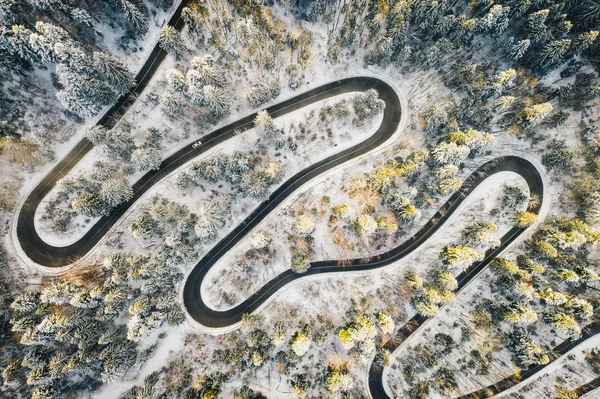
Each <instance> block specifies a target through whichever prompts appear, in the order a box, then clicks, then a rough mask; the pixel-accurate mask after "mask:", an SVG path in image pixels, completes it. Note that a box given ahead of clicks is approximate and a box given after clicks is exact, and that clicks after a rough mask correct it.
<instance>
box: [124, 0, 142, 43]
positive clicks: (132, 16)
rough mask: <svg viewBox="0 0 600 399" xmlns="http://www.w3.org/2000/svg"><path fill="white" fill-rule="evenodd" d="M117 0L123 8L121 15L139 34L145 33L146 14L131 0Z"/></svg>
mask: <svg viewBox="0 0 600 399" xmlns="http://www.w3.org/2000/svg"><path fill="white" fill-rule="evenodd" d="M119 1H120V3H121V9H122V10H123V16H124V17H125V20H126V21H127V22H128V23H129V25H130V26H131V28H132V29H133V30H134V31H135V32H137V33H139V34H140V35H144V34H146V32H148V19H147V18H146V16H145V15H144V14H143V13H142V12H141V11H140V9H139V8H138V7H137V6H136V5H135V4H133V3H132V2H130V1H128V0H119Z"/></svg>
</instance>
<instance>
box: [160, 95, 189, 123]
mask: <svg viewBox="0 0 600 399" xmlns="http://www.w3.org/2000/svg"><path fill="white" fill-rule="evenodd" d="M160 99H161V104H162V112H163V113H164V114H165V115H166V116H168V117H170V118H179V117H181V116H183V114H184V109H183V103H182V100H181V96H180V95H179V94H177V93H174V92H172V91H166V92H164V93H163V95H162V96H161V98H160Z"/></svg>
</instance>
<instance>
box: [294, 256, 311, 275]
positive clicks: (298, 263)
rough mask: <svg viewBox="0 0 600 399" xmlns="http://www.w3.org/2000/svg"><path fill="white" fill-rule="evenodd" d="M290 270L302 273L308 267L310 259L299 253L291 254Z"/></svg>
mask: <svg viewBox="0 0 600 399" xmlns="http://www.w3.org/2000/svg"><path fill="white" fill-rule="evenodd" d="M291 268H292V271H293V272H294V273H298V274H304V273H306V272H307V271H308V269H310V260H309V259H308V258H307V257H306V256H304V255H301V254H295V255H293V256H292V267H291Z"/></svg>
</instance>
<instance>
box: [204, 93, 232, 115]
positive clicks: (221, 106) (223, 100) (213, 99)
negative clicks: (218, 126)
mask: <svg viewBox="0 0 600 399" xmlns="http://www.w3.org/2000/svg"><path fill="white" fill-rule="evenodd" d="M202 92H203V98H204V100H203V103H204V105H206V107H208V109H209V110H210V112H212V113H213V114H215V115H216V116H218V117H221V116H223V115H225V114H227V113H228V112H229V107H230V102H229V100H228V98H229V96H228V93H227V92H226V91H225V90H223V89H221V88H220V87H217V86H213V85H206V86H204V87H202Z"/></svg>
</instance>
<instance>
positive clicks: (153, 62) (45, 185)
mask: <svg viewBox="0 0 600 399" xmlns="http://www.w3.org/2000/svg"><path fill="white" fill-rule="evenodd" d="M188 3H189V0H184V1H182V2H181V3H180V5H179V7H178V8H177V10H176V11H175V13H174V15H173V16H172V18H171V19H170V20H169V25H171V26H174V27H175V28H176V29H178V30H181V29H182V27H183V20H182V19H181V11H182V9H183V7H185V6H186V5H187V4H188ZM166 55H167V54H166V53H165V52H164V51H163V50H161V49H160V48H159V47H158V45H157V46H155V48H154V49H153V51H152V53H151V54H150V56H149V57H148V60H147V61H146V63H145V64H144V66H143V67H142V69H141V70H140V72H139V73H138V75H137V76H136V81H137V85H136V86H135V87H134V88H133V89H132V90H131V91H130V92H129V93H128V94H127V95H125V96H123V97H121V98H120V99H119V100H118V101H117V103H116V104H115V105H114V106H113V107H111V108H110V109H109V110H108V111H107V112H106V113H105V114H104V116H103V117H102V118H101V119H100V121H99V122H98V124H99V125H101V126H104V127H106V128H109V129H110V128H112V127H114V126H115V125H116V123H117V122H118V121H119V120H120V119H121V118H122V117H123V115H124V114H125V113H126V112H127V110H128V109H129V108H130V107H131V105H132V104H133V103H134V102H135V101H136V99H137V98H138V97H139V95H140V93H141V92H142V91H143V90H144V89H145V87H146V86H147V85H148V83H149V81H150V80H151V78H152V77H153V76H154V74H155V73H156V71H157V70H158V68H159V67H160V65H161V63H162V61H163V60H164V59H165V57H166ZM370 88H373V89H376V90H377V91H378V93H379V96H380V98H381V99H382V100H384V101H385V103H386V107H385V110H384V115H383V121H382V123H381V125H380V126H379V128H378V130H377V131H376V132H375V133H374V134H373V135H372V136H371V137H369V138H368V139H367V140H365V141H363V142H362V143H360V144H358V145H356V146H354V147H352V148H349V149H347V150H345V151H342V152H340V153H338V154H335V155H333V156H331V157H328V158H326V159H324V160H322V161H320V162H318V163H316V164H313V165H311V166H310V167H308V168H306V169H304V170H302V171H301V172H299V173H297V174H296V175H294V176H293V177H292V178H290V179H289V180H288V181H286V182H285V183H284V184H283V185H282V186H280V187H279V188H278V189H277V190H276V191H275V192H274V193H273V194H272V195H271V196H270V198H269V199H268V200H267V201H265V202H263V203H262V204H261V205H260V206H259V207H258V208H257V209H255V210H254V211H253V212H252V214H251V215H250V216H248V217H247V218H246V219H245V220H244V222H242V223H241V224H240V225H239V226H237V228H236V229H234V230H233V231H232V232H231V233H230V234H228V235H227V236H226V237H225V238H223V239H222V240H221V241H220V242H219V243H218V244H217V245H215V247H214V248H213V249H212V250H211V251H210V252H209V253H207V254H206V255H205V256H204V257H203V258H202V259H201V260H200V261H199V262H198V264H197V265H196V266H195V267H194V269H193V270H192V272H191V274H190V275H189V277H188V279H187V280H186V283H185V287H184V294H183V296H184V303H185V306H186V309H187V311H188V312H189V314H190V315H191V316H192V317H193V318H194V319H195V320H197V321H198V322H199V323H201V324H203V325H205V326H208V327H225V326H229V325H231V324H234V323H236V322H238V321H239V320H240V319H241V316H242V314H244V313H250V312H252V311H254V310H256V309H257V308H258V307H259V306H260V305H261V304H262V303H264V301H265V300H266V299H267V298H269V297H271V296H272V295H274V294H275V293H276V292H277V291H279V290H280V289H281V288H282V287H284V286H285V285H287V284H288V283H290V282H292V281H295V280H297V279H299V278H302V277H304V276H309V275H314V274H322V273H337V272H343V271H348V270H353V271H355V270H371V269H376V268H380V267H383V266H385V265H389V264H391V263H393V262H396V261H397V260H399V259H402V258H404V257H405V256H407V255H409V254H410V253H411V252H412V251H413V250H415V249H416V248H417V247H419V246H420V245H421V244H422V243H423V242H424V241H426V240H427V239H428V238H429V237H430V236H431V235H432V234H434V233H435V232H436V231H437V230H438V229H439V228H441V226H443V225H444V223H445V221H446V220H447V219H448V218H449V217H450V215H451V214H452V213H453V212H454V211H455V210H456V209H457V208H458V207H459V206H460V204H461V203H462V201H463V200H464V198H465V197H466V196H467V195H469V193H471V192H472V191H473V190H474V189H475V188H476V187H477V186H478V185H479V184H480V183H481V182H482V181H483V180H485V178H486V177H487V176H489V175H492V174H494V173H498V172H502V171H513V172H516V173H518V174H520V175H521V176H523V178H524V179H525V180H526V181H527V184H528V185H529V188H530V191H531V192H532V193H536V194H537V195H538V198H543V195H542V194H543V183H542V180H541V177H540V176H539V173H538V172H537V170H536V168H535V167H534V166H533V165H532V164H530V163H529V162H528V161H526V160H524V159H522V158H518V157H504V158H499V159H496V160H494V161H491V162H488V163H486V164H484V165H483V166H481V167H480V168H479V169H478V170H477V171H475V172H474V173H473V174H472V175H471V176H470V177H469V178H468V179H467V180H465V183H464V184H463V186H462V188H461V189H460V190H459V191H458V192H456V193H455V194H454V195H452V197H451V198H450V199H449V200H448V201H447V202H446V203H445V204H444V205H443V206H442V207H441V208H440V210H439V211H438V212H437V213H436V214H435V215H434V216H433V217H432V218H431V219H430V220H429V221H428V222H427V224H425V225H424V226H423V227H422V228H421V229H420V230H419V231H418V232H417V233H416V234H415V235H414V236H413V237H411V238H410V239H409V240H407V241H405V242H404V243H402V244H401V245H399V246H398V247H396V248H394V249H392V250H390V251H388V252H386V253H384V254H381V255H379V256H377V257H374V258H373V257H370V258H368V259H367V258H365V259H362V258H358V259H351V260H343V261H341V260H330V261H321V262H313V263H311V268H310V269H309V271H308V272H307V273H305V274H303V275H298V274H295V273H293V272H291V271H289V270H288V271H286V272H284V273H282V274H280V275H279V276H277V277H276V278H275V279H273V280H272V281H270V282H269V283H268V284H266V285H265V286H263V287H262V288H260V289H259V290H258V291H257V292H256V293H255V294H254V295H253V296H251V297H250V298H248V299H247V300H246V301H244V302H243V303H241V304H240V305H238V306H236V307H235V308H233V309H230V310H227V311H223V312H219V311H215V310H213V309H210V308H209V307H208V306H206V304H205V303H204V301H203V299H202V297H201V295H200V286H201V283H202V280H203V279H204V277H205V276H206V273H207V272H208V270H209V269H210V268H211V267H212V266H213V265H214V264H215V263H216V262H217V261H218V260H219V259H220V258H221V257H222V256H223V255H224V254H226V253H227V251H228V250H230V249H231V248H232V247H233V246H235V245H236V243H237V242H239V241H240V240H241V239H242V238H243V237H244V236H245V235H246V234H247V233H248V232H249V231H250V230H252V228H253V227H255V226H256V225H257V224H258V223H260V221H262V220H263V219H264V218H265V217H266V216H267V215H268V214H269V213H270V212H271V211H272V210H274V209H275V208H276V207H277V206H278V205H279V204H281V202H282V201H283V200H285V199H286V198H288V197H289V196H290V195H291V194H292V193H293V192H295V191H296V190H297V189H298V188H299V187H300V186H302V185H303V184H304V183H306V182H308V181H310V180H311V179H313V178H314V177H316V176H318V175H320V174H322V173H324V172H326V171H328V170H330V169H331V168H333V167H335V166H338V165H340V164H342V163H345V162H347V161H349V160H351V159H353V158H355V157H357V156H360V155H362V154H364V153H366V152H368V151H370V150H372V149H374V148H377V147H378V146H380V145H381V144H383V143H384V142H385V141H386V140H387V139H388V138H389V137H391V135H392V134H394V132H395V131H396V130H397V128H398V125H399V122H400V116H401V107H400V101H399V99H398V96H397V94H396V93H395V91H394V90H393V89H392V88H391V87H390V86H389V85H387V84H386V83H385V82H383V81H381V80H379V79H375V78H371V77H357V78H350V79H342V80H339V81H337V82H332V83H329V84H326V85H324V86H321V87H318V88H315V89H312V90H310V91H308V92H306V93H303V94H301V95H299V96H297V97H294V98H292V99H289V100H286V101H283V102H281V103H279V104H276V105H274V106H272V107H269V108H267V111H268V112H269V113H270V114H271V115H272V116H273V117H274V118H277V117H280V116H282V115H285V114H287V113H289V112H292V111H295V110H297V109H300V108H303V107H305V106H307V105H310V104H312V103H314V102H316V101H320V100H324V99H327V98H330V97H332V96H336V95H339V94H343V93H348V92H356V91H364V90H367V89H370ZM255 116H256V114H251V115H248V116H247V117H245V118H242V119H239V120H238V121H236V122H233V123H231V124H229V125H227V126H224V127H222V128H220V129H217V130H215V131H213V132H211V133H209V134H207V135H205V136H202V137H200V136H198V138H199V139H201V140H202V145H200V146H198V147H196V148H192V144H189V145H186V146H185V147H184V148H182V149H180V150H179V151H177V152H176V153H175V154H173V155H171V156H170V157H168V158H166V159H165V160H164V161H163V163H162V165H161V167H160V169H159V170H156V171H151V172H148V173H147V174H146V175H144V176H143V177H142V178H140V179H139V180H138V181H137V182H136V183H135V184H134V185H133V191H134V196H133V198H132V199H131V200H130V201H128V202H127V203H124V204H122V205H121V206H119V207H117V208H115V209H114V210H113V211H112V212H111V214H110V215H108V216H105V217H103V218H101V219H100V220H99V221H98V222H97V223H96V224H95V225H94V226H93V227H92V228H91V229H90V230H89V231H88V232H87V233H86V234H85V235H84V236H83V237H82V238H81V239H80V240H78V241H77V242H75V243H73V244H71V245H68V246H65V247H56V246H52V245H50V244H47V243H46V242H44V241H43V240H42V239H41V237H39V235H38V234H37V231H36V230H35V226H34V216H35V212H36V209H37V208H38V206H39V204H40V202H41V201H42V199H43V198H44V197H45V196H46V195H47V194H48V193H49V192H50V190H51V189H52V188H53V187H54V186H55V184H56V182H57V181H58V180H59V179H61V178H62V177H63V176H65V175H67V174H68V173H69V171H70V170H71V169H72V168H73V167H74V166H75V165H77V163H78V162H79V161H80V160H81V159H82V158H83V157H84V156H85V155H86V154H87V153H88V152H89V151H90V150H91V149H92V148H93V144H92V143H91V142H89V141H88V140H87V139H82V140H81V141H80V142H79V143H77V145H76V146H75V147H74V148H73V149H72V151H71V152H69V154H67V156H66V157H65V158H64V159H63V160H61V161H60V162H59V163H58V164H57V165H56V166H55V167H54V168H53V169H52V170H51V171H50V172H49V173H48V174H47V175H46V176H45V177H44V179H43V180H42V181H41V182H40V183H39V184H38V185H37V186H36V187H35V188H34V189H33V190H32V192H31V193H30V194H29V196H28V197H27V199H26V200H25V203H24V205H23V206H22V208H21V210H20V212H19V215H18V219H17V238H18V240H19V243H20V245H21V247H22V249H23V251H24V252H25V253H26V254H27V256H28V257H29V258H30V259H31V260H32V261H34V262H35V263H37V264H40V265H43V266H47V267H62V266H66V265H68V264H71V263H73V262H74V261H75V260H77V259H78V258H80V257H81V256H83V255H85V254H87V253H88V252H89V251H90V250H91V249H92V248H93V247H94V246H95V245H96V244H97V243H98V242H99V241H100V240H101V239H102V238H103V237H104V235H105V234H106V233H107V232H108V231H109V230H110V229H111V227H112V226H113V225H114V224H115V223H116V222H117V221H118V220H119V219H120V218H121V217H122V216H123V215H124V213H125V212H126V211H127V210H128V209H129V208H130V207H131V205H132V204H133V203H134V202H135V201H136V200H137V199H139V198H140V197H141V196H142V195H144V194H145V193H146V192H147V191H148V190H149V189H150V188H151V187H153V186H154V185H155V184H156V183H158V182H160V181H161V180H162V179H164V178H165V177H167V176H168V175H169V174H171V173H172V172H174V171H175V170H176V169H177V168H178V167H180V166H182V165H184V164H185V163H187V162H189V161H190V160H192V159H194V158H195V157H197V156H199V155H201V154H202V153H203V152H205V151H207V150H209V149H210V148H212V147H214V146H216V145H218V144H220V143H222V142H224V141H226V140H227V139H229V138H231V137H232V136H234V135H235V134H237V133H238V132H240V131H245V130H247V129H249V128H251V127H252V126H253V119H254V117H255ZM540 206H541V204H540V205H538V206H537V207H536V208H535V209H533V210H532V211H534V212H537V211H539V207H540ZM523 231H524V230H523V229H519V228H513V229H512V230H511V231H509V232H508V233H507V234H506V235H505V236H503V237H502V240H501V245H500V247H498V248H497V249H495V250H492V251H488V253H487V254H486V258H485V260H484V261H482V262H479V263H477V264H475V265H473V266H471V267H470V268H469V269H468V270H467V271H465V272H464V273H462V274H461V275H460V276H459V277H458V281H459V288H458V290H459V291H460V290H462V289H463V288H464V287H465V286H466V285H467V284H468V283H469V282H470V281H472V280H473V279H474V278H475V277H476V276H477V275H478V274H479V273H480V272H481V271H482V270H483V269H484V268H485V267H486V266H487V265H488V264H489V262H490V261H491V260H492V259H493V258H494V257H496V256H497V255H498V254H499V253H500V252H501V251H502V250H503V249H504V248H506V247H507V246H508V245H510V243H511V242H512V241H514V240H515V239H516V238H517V237H518V236H519V235H520V234H521V233H522V232H523ZM342 265H343V266H342ZM425 320H426V319H425V318H422V317H420V316H417V317H415V318H413V320H411V322H409V323H407V325H406V326H405V327H404V328H403V329H401V330H400V331H399V332H398V336H399V337H400V340H396V341H394V342H396V343H395V344H392V343H388V345H387V348H388V349H390V350H394V349H396V348H397V347H398V345H399V344H400V342H401V341H403V340H404V339H406V338H407V337H408V336H410V335H411V334H412V333H413V332H414V331H415V330H416V329H417V328H418V326H419V325H421V324H422V323H423V322H424V321H425ZM571 345H573V346H574V345H577V343H576V342H571V344H570V345H569V344H565V348H563V349H566V346H571ZM537 371H539V369H538V370H535V372H537ZM532 372H534V370H532ZM513 385H514V384H513ZM504 389H506V388H504ZM369 390H370V393H371V395H372V397H373V398H377V399H379V398H387V397H388V396H387V395H386V393H385V390H384V389H383V384H382V370H381V369H376V368H375V367H373V366H372V367H371V369H370V371H369Z"/></svg>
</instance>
